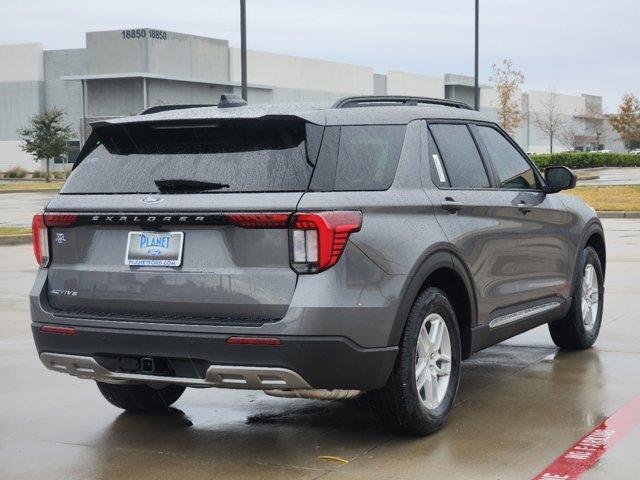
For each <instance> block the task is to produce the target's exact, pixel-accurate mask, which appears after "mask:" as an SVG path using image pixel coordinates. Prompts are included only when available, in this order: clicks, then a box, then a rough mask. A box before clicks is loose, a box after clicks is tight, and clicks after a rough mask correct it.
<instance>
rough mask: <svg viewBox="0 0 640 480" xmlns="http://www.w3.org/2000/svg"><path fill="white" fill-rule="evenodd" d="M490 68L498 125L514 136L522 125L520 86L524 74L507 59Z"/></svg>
mask: <svg viewBox="0 0 640 480" xmlns="http://www.w3.org/2000/svg"><path fill="white" fill-rule="evenodd" d="M491 68H492V69H493V73H492V74H491V76H490V77H489V81H490V82H491V83H493V84H495V86H496V91H497V93H498V123H500V125H501V126H502V128H504V129H505V130H506V131H507V132H509V133H510V134H511V135H514V134H515V133H516V131H517V130H518V127H520V124H521V123H522V111H521V106H522V103H521V102H522V100H521V96H520V85H522V84H523V83H524V74H523V73H522V72H521V71H520V70H518V69H516V68H515V67H514V66H513V62H512V61H511V60H509V59H505V60H503V61H502V62H500V63H499V64H497V63H494V64H493V65H492V66H491Z"/></svg>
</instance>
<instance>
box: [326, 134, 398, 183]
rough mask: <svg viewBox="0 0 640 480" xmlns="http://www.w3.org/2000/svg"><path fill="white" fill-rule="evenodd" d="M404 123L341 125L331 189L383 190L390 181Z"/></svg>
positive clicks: (394, 174) (393, 173) (393, 174)
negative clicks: (334, 178)
mask: <svg viewBox="0 0 640 480" xmlns="http://www.w3.org/2000/svg"><path fill="white" fill-rule="evenodd" d="M406 129H407V126H406V125H369V126H343V127H341V128H340V147H339V149H338V165H337V167H336V180H335V185H334V190H342V191H345V190H386V189H387V188H389V187H390V186H391V184H392V183H393V179H394V178H395V176H396V169H397V168H398V160H399V159H400V152H401V150H402V144H403V143H404V133H405V130H406Z"/></svg>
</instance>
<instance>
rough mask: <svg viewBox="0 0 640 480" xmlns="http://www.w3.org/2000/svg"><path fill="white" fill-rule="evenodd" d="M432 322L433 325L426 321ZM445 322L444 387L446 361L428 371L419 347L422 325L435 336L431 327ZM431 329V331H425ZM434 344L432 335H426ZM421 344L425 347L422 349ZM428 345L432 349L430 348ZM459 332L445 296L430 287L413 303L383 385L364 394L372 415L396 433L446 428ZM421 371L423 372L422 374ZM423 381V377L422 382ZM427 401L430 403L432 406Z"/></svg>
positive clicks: (455, 387)
mask: <svg viewBox="0 0 640 480" xmlns="http://www.w3.org/2000/svg"><path fill="white" fill-rule="evenodd" d="M429 319H431V323H430V322H429ZM439 320H442V321H443V324H444V325H445V326H446V333H447V334H448V335H447V336H448V339H449V342H448V343H449V347H450V348H449V357H450V362H449V372H450V373H449V377H448V382H447V383H446V384H440V380H442V379H443V378H444V377H441V376H440V373H442V372H443V371H446V370H447V368H446V362H443V361H442V360H438V361H436V362H435V365H433V370H429V368H430V367H431V366H432V364H429V362H430V361H431V360H429V361H428V362H427V365H425V364H424V358H430V355H426V356H425V355H423V356H422V357H421V356H420V352H424V348H422V349H421V348H420V347H419V346H418V340H419V336H420V332H421V330H422V327H423V324H424V325H425V333H434V332H435V330H432V329H433V328H434V327H433V326H434V325H435V323H434V321H435V322H438V323H439ZM429 325H430V327H429ZM444 332H445V331H443V335H442V348H441V350H440V352H441V353H443V354H446V349H445V348H444V347H445V340H446V338H445V333H444ZM428 338H429V339H432V337H431V336H428ZM423 345H424V344H423ZM431 345H433V344H432V343H431ZM460 359H461V348H460V332H459V328H458V322H457V320H456V316H455V313H454V311H453V308H452V307H451V304H450V303H449V300H448V299H447V297H446V296H445V294H444V293H443V292H442V291H441V290H439V289H437V288H428V289H426V290H424V291H423V292H422V293H420V295H418V297H417V298H416V300H415V302H414V304H413V307H412V308H411V311H410V312H409V316H408V318H407V323H406V326H405V330H404V333H403V335H402V339H401V341H400V350H399V352H398V357H397V359H396V364H395V366H394V369H393V371H392V373H391V376H390V377H389V380H388V382H387V384H386V385H385V386H384V387H383V388H382V389H381V390H379V391H377V392H372V393H370V394H369V395H368V397H369V402H370V405H371V407H372V408H373V410H374V413H376V414H377V416H378V417H379V418H380V419H381V420H382V421H383V423H385V424H386V425H387V426H388V427H390V428H391V429H392V430H394V431H396V432H398V433H404V434H413V435H427V434H430V433H433V432H435V431H437V430H439V429H440V428H442V426H443V425H444V424H445V422H446V420H447V418H448V416H449V412H450V411H451V407H452V405H453V401H454V399H455V396H456V392H457V391H458V383H459V380H460ZM424 368H426V369H427V373H426V375H427V376H428V377H429V378H430V379H431V380H427V382H426V383H425V384H424V385H425V386H424V388H422V389H420V390H419V389H418V379H417V378H416V370H417V369H424ZM422 371H423V372H424V371H425V370H422ZM434 373H437V375H438V376H437V377H436V378H437V379H438V380H437V382H436V384H437V385H438V388H437V389H436V390H437V396H438V397H441V398H438V399H436V400H439V401H437V402H435V403H434V402H433V400H434V398H435V397H436V393H435V392H434V390H433V389H432V390H431V392H432V395H431V396H430V397H427V396H426V394H427V390H426V389H427V388H428V387H429V386H430V385H431V386H433V380H432V379H433V374H434ZM421 378H424V377H421ZM430 400H431V401H430Z"/></svg>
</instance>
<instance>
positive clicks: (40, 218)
mask: <svg viewBox="0 0 640 480" xmlns="http://www.w3.org/2000/svg"><path fill="white" fill-rule="evenodd" d="M31 235H32V239H33V254H34V255H35V257H36V263H37V264H38V265H40V266H41V267H46V266H47V265H48V264H49V234H48V232H47V226H46V225H45V223H44V215H43V214H42V212H40V213H36V214H35V215H34V216H33V221H32V222H31Z"/></svg>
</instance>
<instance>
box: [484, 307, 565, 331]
mask: <svg viewBox="0 0 640 480" xmlns="http://www.w3.org/2000/svg"><path fill="white" fill-rule="evenodd" d="M560 305H561V303H560V302H548V303H543V304H542V305H537V306H535V307H529V308H525V309H524V310H518V311H517V312H512V313H508V314H506V315H501V316H499V317H496V318H494V319H493V320H491V321H490V322H489V328H496V327H502V326H503V325H507V324H509V323H513V322H517V321H518V320H524V319H525V318H528V317H532V316H533V315H538V314H540V313H544V312H549V311H551V310H555V309H556V308H558V307H559V306H560Z"/></svg>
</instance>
